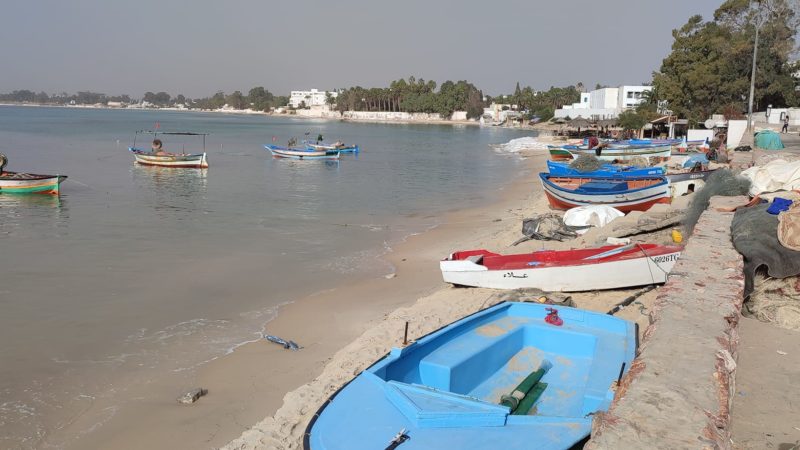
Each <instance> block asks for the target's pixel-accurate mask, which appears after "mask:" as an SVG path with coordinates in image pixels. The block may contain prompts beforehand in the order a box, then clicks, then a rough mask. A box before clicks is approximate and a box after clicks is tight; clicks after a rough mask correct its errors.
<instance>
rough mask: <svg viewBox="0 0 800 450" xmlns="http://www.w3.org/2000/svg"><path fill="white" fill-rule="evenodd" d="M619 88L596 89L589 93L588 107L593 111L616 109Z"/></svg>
mask: <svg viewBox="0 0 800 450" xmlns="http://www.w3.org/2000/svg"><path fill="white" fill-rule="evenodd" d="M618 96H619V88H603V89H596V90H594V91H592V92H590V93H589V107H590V108H593V109H617V108H618V107H619V105H618V104H617V97H618Z"/></svg>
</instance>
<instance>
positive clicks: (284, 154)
mask: <svg viewBox="0 0 800 450" xmlns="http://www.w3.org/2000/svg"><path fill="white" fill-rule="evenodd" d="M264 148H266V149H267V150H269V151H270V153H272V156H275V157H279V158H292V159H339V156H340V155H341V152H339V151H338V150H307V149H303V148H294V147H281V146H279V145H265V146H264Z"/></svg>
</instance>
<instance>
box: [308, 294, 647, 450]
mask: <svg viewBox="0 0 800 450" xmlns="http://www.w3.org/2000/svg"><path fill="white" fill-rule="evenodd" d="M635 351H636V326H635V324H634V323H632V322H628V321H625V320H622V319H618V318H615V317H612V316H609V315H606V314H602V313H596V312H591V311H584V310H580V309H574V308H558V309H557V310H554V309H552V308H550V307H549V306H548V305H540V304H532V303H501V304H499V305H495V306H493V307H491V308H488V309H485V310H483V311H480V312H478V313H475V314H473V315H471V316H469V317H467V318H464V319H462V320H459V321H457V322H455V323H453V324H450V325H448V326H446V327H444V328H442V329H440V330H438V331H435V332H433V333H431V334H429V335H427V336H425V337H422V338H420V339H418V340H416V341H415V342H413V343H412V344H410V345H408V346H407V347H404V348H395V349H393V350H392V351H391V353H389V354H388V355H387V356H386V357H384V358H383V359H381V360H380V361H378V362H376V363H375V364H374V365H372V367H370V368H368V369H366V370H365V371H363V372H361V373H360V374H359V375H358V376H357V377H356V378H355V379H353V380H352V381H351V382H350V383H349V384H347V385H346V386H344V387H343V388H342V389H341V390H339V391H338V392H337V393H335V394H334V395H333V396H332V397H331V398H329V399H328V401H326V402H325V404H324V405H323V406H322V408H321V409H320V411H318V412H317V414H316V415H315V416H314V418H313V419H312V421H311V423H310V424H309V426H308V428H307V429H306V434H305V437H304V447H305V448H306V449H311V450H345V449H346V450H362V449H363V450H366V449H369V450H374V449H394V448H397V449H398V450H421V449H425V450H428V449H459V450H462V449H463V450H477V449H526V450H527V449H533V448H535V449H568V448H570V447H571V446H573V445H574V444H575V443H577V442H580V441H581V440H582V439H583V438H585V437H586V436H588V435H589V433H590V432H591V428H592V414H594V413H597V412H600V411H606V410H607V409H608V407H609V406H610V404H611V401H612V399H613V398H614V391H613V390H612V385H613V384H614V382H615V381H616V380H617V379H618V378H619V377H621V376H622V374H624V373H625V372H626V371H627V370H628V368H629V367H630V365H631V362H632V361H633V358H634V354H635Z"/></svg>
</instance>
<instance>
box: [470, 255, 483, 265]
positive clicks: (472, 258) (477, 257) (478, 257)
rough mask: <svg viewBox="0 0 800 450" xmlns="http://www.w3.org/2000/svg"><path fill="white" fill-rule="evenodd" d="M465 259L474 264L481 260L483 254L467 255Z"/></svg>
mask: <svg viewBox="0 0 800 450" xmlns="http://www.w3.org/2000/svg"><path fill="white" fill-rule="evenodd" d="M467 261H469V262H471V263H475V264H480V263H481V262H482V261H483V255H472V256H467Z"/></svg>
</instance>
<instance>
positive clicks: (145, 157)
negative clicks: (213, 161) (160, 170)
mask: <svg viewBox="0 0 800 450" xmlns="http://www.w3.org/2000/svg"><path fill="white" fill-rule="evenodd" d="M128 150H130V151H131V153H133V157H134V159H135V160H136V162H137V163H138V164H142V165H144V166H159V167H173V168H187V169H205V168H207V167H208V158H207V156H206V154H205V153H197V154H190V155H183V154H172V155H158V154H155V153H153V152H147V151H144V150H141V149H138V148H133V147H130V148H129V149H128Z"/></svg>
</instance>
